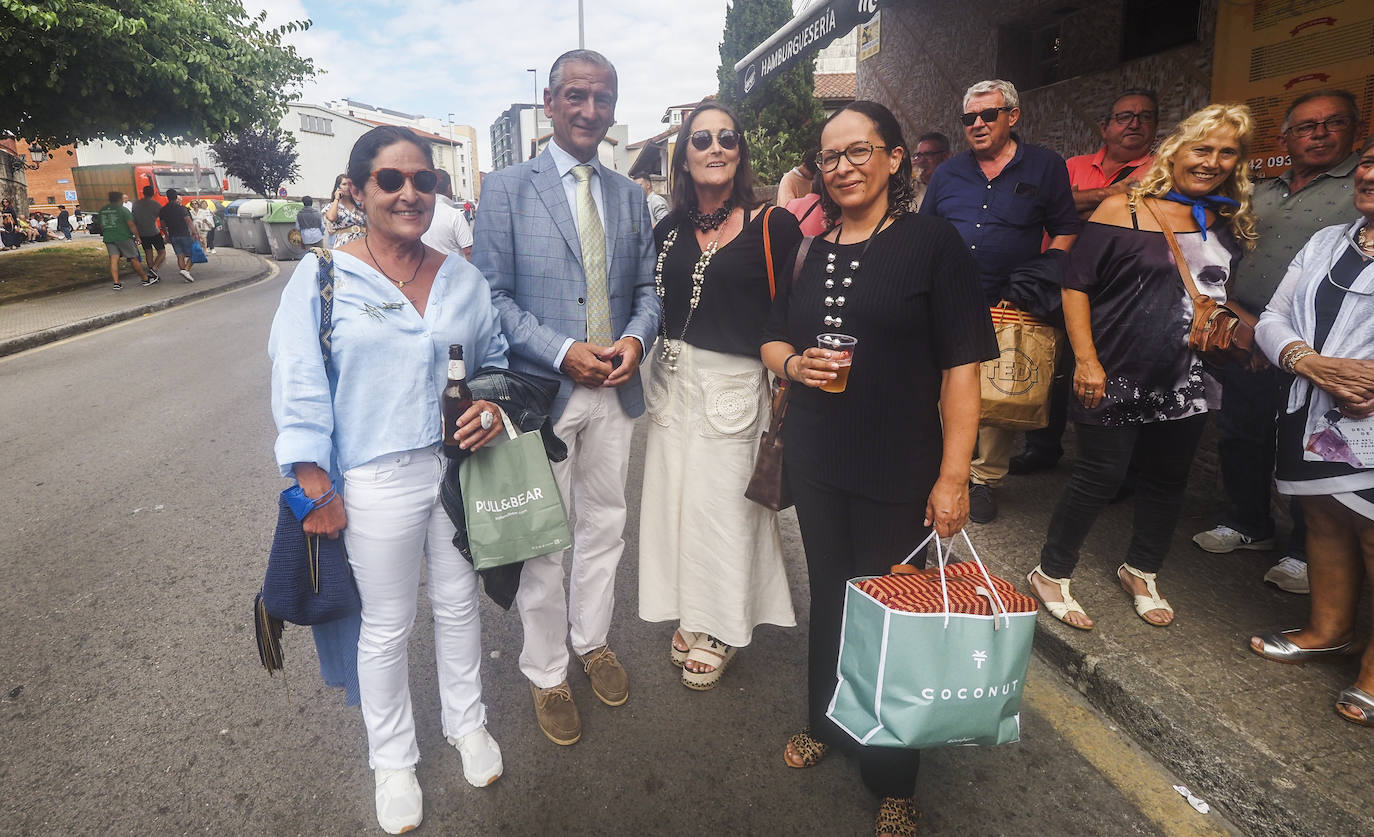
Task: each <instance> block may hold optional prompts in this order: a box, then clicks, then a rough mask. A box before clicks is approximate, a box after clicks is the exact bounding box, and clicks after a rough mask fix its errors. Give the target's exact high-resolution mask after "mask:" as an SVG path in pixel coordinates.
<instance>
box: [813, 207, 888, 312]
mask: <svg viewBox="0 0 1374 837" xmlns="http://www.w3.org/2000/svg"><path fill="white" fill-rule="evenodd" d="M887 217H888V216H887V214H884V215H883V217H882V220H880V221H878V226H876V227H874V228H873V232H871V233H869V234H868V240H866V241H865V242H864V249H863V250H861V251H859V258H857V259H851V260H850V261H849V275H848V276H846V277H844V278H843V279H841V280H840V287H841V289H844V288H848V287H850V286H852V285H853V284H854V276H855V275H856V274H857V273H858V272H859V264H860V263H861V262H862V261H863V258H864V256H867V255H868V247H869V245H871V244H872V243H873V239H875V238H877V237H878V233H879V232H880V231H882V228H883V224H886V223H887ZM843 226H844V225H843V224H841V225H840V226H838V227H836V228H835V246H836V247H839V246H840V231H841V229H842V228H843ZM834 274H835V251H833V250H832V251H830V252H829V253H826V254H825V289H826V290H827V291H830V290H834V288H835V275H834ZM824 302H825V307H826V312H825V324H826V327H828V328H843V327H844V318H843V317H841V316H840V314H841V313H843V312H841V311H839V310H836V311H835V313H834V314H833V315H832V314H831V313H830V309H832V308H835V309H840V308H843V307H844V303H845V299H844V294H838V295H834V296H832V295H830V294H826V295H825V300H824Z"/></svg>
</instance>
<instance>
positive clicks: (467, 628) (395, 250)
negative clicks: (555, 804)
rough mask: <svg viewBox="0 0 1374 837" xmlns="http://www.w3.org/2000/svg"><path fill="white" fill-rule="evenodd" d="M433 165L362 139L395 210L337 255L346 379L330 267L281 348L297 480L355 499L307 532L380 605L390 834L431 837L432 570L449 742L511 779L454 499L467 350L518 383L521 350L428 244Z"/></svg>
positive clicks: (374, 733) (476, 410) (473, 281)
mask: <svg viewBox="0 0 1374 837" xmlns="http://www.w3.org/2000/svg"><path fill="white" fill-rule="evenodd" d="M431 155H432V152H431V150H430V147H429V145H428V144H427V143H425V142H423V141H421V140H420V139H419V137H417V136H415V134H414V133H413V132H411V131H410V130H409V129H406V128H400V127H396V126H392V125H386V126H382V127H378V128H373V129H372V130H371V131H368V132H367V133H366V134H363V136H362V137H360V138H359V139H358V141H357V142H356V143H355V144H354V146H353V150H352V153H351V154H350V155H349V159H348V174H349V180H350V183H351V184H352V189H353V192H354V197H355V198H356V199H357V200H358V201H360V202H361V201H364V200H365V201H366V202H367V205H368V206H375V207H376V208H377V211H376V212H375V213H374V217H373V219H372V221H373V223H372V225H371V226H370V227H369V228H368V231H367V234H366V235H365V236H364V237H363V238H361V239H359V240H355V241H352V242H350V243H348V244H346V245H345V246H344V247H342V248H337V249H335V250H334V251H333V253H332V258H333V275H334V304H333V319H332V327H333V330H332V334H331V346H332V353H331V358H330V361H329V364H328V368H326V365H325V361H324V358H323V357H322V356H321V348H320V318H321V308H320V288H319V285H318V284H317V279H316V275H317V267H318V260H317V257H316V256H315V255H314V254H313V253H311V254H307V255H306V256H305V258H304V259H302V260H301V263H300V266H298V267H297V268H296V271H295V273H293V274H292V276H291V279H290V281H289V282H288V283H287V286H286V289H285V291H284V292H283V293H282V299H281V305H280V306H279V307H278V309H277V313H276V316H275V318H274V319H273V321H272V334H271V338H270V341H269V343H268V352H269V354H270V355H271V356H272V413H273V416H274V418H275V419H276V423H277V433H278V435H277V443H276V459H277V465H278V466H279V468H280V469H281V474H282V476H284V477H287V478H291V477H293V476H294V477H295V479H296V480H297V481H298V482H299V483H300V486H301V488H302V489H303V490H304V491H305V493H306V495H307V496H309V497H313V498H321V497H324V496H325V495H327V494H328V493H329V492H330V491H331V490H332V489H334V488H336V487H337V488H339V489H341V490H340V491H339V492H338V496H336V497H335V498H334V499H331V500H329V501H328V502H326V503H325V504H324V505H322V506H321V507H319V508H317V509H316V510H315V511H312V512H311V513H310V514H309V515H307V516H306V517H305V520H304V521H303V522H304V526H305V531H306V532H307V533H308V534H313V535H326V536H328V537H338V536H339V534H340V533H342V534H343V538H344V543H345V546H346V547H347V552H348V562H349V566H350V567H351V568H352V570H353V578H354V580H355V581H356V582H357V585H358V595H359V597H360V598H361V599H362V606H363V610H362V630H361V634H360V636H359V638H358V649H357V653H358V686H359V692H360V695H361V698H362V714H363V724H364V725H365V726H366V728H367V743H368V763H369V765H370V766H371V767H372V768H373V771H374V773H373V776H374V786H375V794H374V801H375V803H376V810H377V822H378V824H379V825H380V826H381V827H382V830H384V831H386V832H387V833H388V834H399V833H401V832H404V831H409V830H411V829H413V828H415V827H416V826H418V825H419V824H420V821H421V819H422V816H423V807H424V806H423V796H422V793H421V791H420V785H419V783H418V782H417V781H416V778H415V763H416V762H417V761H418V760H419V758H420V752H419V748H418V744H417V743H416V737H415V719H414V715H413V712H412V708H411V698H410V680H409V676H408V671H409V654H408V650H407V649H408V645H409V640H410V633H411V630H412V629H413V627H414V622H415V610H416V596H417V595H418V590H419V584H420V572H421V567H422V566H424V567H426V569H427V570H428V576H427V582H426V590H427V592H428V594H429V598H430V602H431V605H432V608H433V612H434V645H435V648H436V649H437V651H436V657H437V662H438V676H439V700H440V705H441V709H442V715H441V721H442V730H443V734H444V736H445V737H446V738H447V740H448V742H449V743H450V744H452V745H453V746H455V747H457V748H458V753H459V756H460V757H461V759H462V764H463V776H464V778H465V779H466V780H467V781H468V783H469V784H471V785H473V786H474V787H483V786H486V785H489V784H491V783H492V782H494V781H496V780H497V778H499V777H500V775H501V772H502V762H501V750H500V748H499V747H498V746H497V744H496V742H495V741H494V740H492V738H491V736H490V735H489V734H488V733H487V730H486V707H485V706H483V704H482V678H481V671H480V665H481V657H482V649H481V624H480V622H479V619H478V609H477V591H478V585H477V573H476V571H475V570H474V569H473V568H472V564H470V563H469V562H468V561H467V560H466V559H464V558H463V555H462V554H461V553H460V552H459V551H458V548H457V547H456V546H454V544H453V538H454V533H455V530H454V525H453V521H452V520H451V519H450V518H449V516H448V513H447V512H446V511H445V510H444V507H443V504H442V502H441V501H440V497H439V486H440V481H441V477H442V474H443V468H444V461H445V459H444V455H443V453H442V452H441V450H440V447H441V444H440V443H441V435H442V427H443V422H442V408H441V406H440V398H441V394H442V392H443V389H444V386H445V384H446V383H447V379H448V358H449V345H450V344H453V343H458V344H461V345H462V346H463V347H464V348H465V350H466V357H467V358H468V359H469V361H470V362H471V363H472V365H473V367H474V368H477V367H480V366H500V367H504V366H505V365H506V341H505V338H504V337H502V335H501V329H500V324H499V322H498V320H497V314H496V310H495V308H493V307H492V304H491V298H490V292H489V290H488V288H487V284H486V282H484V281H482V276H481V274H479V273H478V272H477V271H476V270H475V269H474V268H473V267H472V266H471V265H469V264H468V263H467V262H466V261H464V260H463V259H461V258H455V257H452V256H449V257H447V258H445V256H444V255H443V254H442V253H439V252H437V251H435V250H433V249H431V248H429V247H426V246H425V244H424V242H422V241H421V240H420V236H421V235H422V234H423V233H424V231H425V230H426V229H427V228H428V227H429V222H430V216H431V215H432V214H433V211H434V186H435V183H436V180H437V178H436V176H435V172H434V160H433V158H432V156H431ZM431 303H433V304H431ZM484 414H485V416H486V417H485V419H484V418H483V416H484ZM501 424H502V422H501V414H500V412H499V410H496V409H495V405H493V404H491V403H489V402H487V401H476V402H474V403H473V405H472V407H470V408H469V409H468V410H467V411H466V412H465V413H463V415H462V417H461V419H460V425H459V428H458V433H457V437H458V439H459V440H460V441H461V443H462V445H463V447H465V448H466V449H468V450H476V449H477V448H480V447H482V446H483V445H485V444H486V443H487V442H489V441H490V440H491V439H493V438H494V437H496V435H497V434H499V433H501V432H502V429H501ZM339 479H341V480H342V484H341V485H340V484H339V483H338V482H337V480H339Z"/></svg>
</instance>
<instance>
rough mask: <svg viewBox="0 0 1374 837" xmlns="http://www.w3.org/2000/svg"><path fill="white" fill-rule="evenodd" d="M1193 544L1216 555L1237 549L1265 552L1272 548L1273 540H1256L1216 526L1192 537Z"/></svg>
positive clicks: (1228, 527)
mask: <svg viewBox="0 0 1374 837" xmlns="http://www.w3.org/2000/svg"><path fill="white" fill-rule="evenodd" d="M1193 543H1195V544H1197V545H1198V546H1200V547H1202V548H1203V549H1205V550H1207V551H1208V552H1215V553H1218V554H1222V553H1226V552H1235V551H1236V550H1237V549H1254V550H1258V551H1260V552H1265V551H1267V550H1270V549H1273V548H1274V539H1273V538H1263V539H1260V540H1256V539H1255V538H1252V537H1249V536H1248V535H1242V534H1241V533H1240V532H1237V531H1236V530H1235V529H1232V528H1231V527H1230V526H1218V527H1216V528H1215V529H1208V530H1207V531H1206V532H1198V533H1197V534H1196V535H1193Z"/></svg>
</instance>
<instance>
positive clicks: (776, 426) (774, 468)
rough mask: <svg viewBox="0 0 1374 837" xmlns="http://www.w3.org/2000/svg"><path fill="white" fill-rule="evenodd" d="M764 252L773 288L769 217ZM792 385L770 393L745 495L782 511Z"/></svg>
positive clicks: (795, 266) (801, 252) (796, 272)
mask: <svg viewBox="0 0 1374 837" xmlns="http://www.w3.org/2000/svg"><path fill="white" fill-rule="evenodd" d="M763 229H764V245H763V248H764V251H765V253H767V256H766V259H767V262H768V288H769V290H770V291H771V290H773V289H774V287H775V286H774V282H773V251H772V249H770V248H769V246H768V240H767V239H768V220H767V219H766V218H765V219H764V224H763ZM813 240H815V239H814V237H813V236H807V237H806V238H803V239H802V243H801V246H800V247H798V248H797V258H796V260H795V261H794V262H793V263H792V284H793V285H794V286H795V285H796V284H797V277H798V276H801V269H802V263H803V262H805V261H806V254H807V251H809V250H810V249H811V242H812V241H813ZM791 389H792V387H791V386H790V385H789V384H788V382H787V381H780V382H779V385H778V389H777V391H776V392H774V393H773V409H772V411H771V414H770V417H769V419H768V429H767V430H765V431H763V436H762V437H760V438H759V452H758V456H757V457H755V459H754V471H753V473H751V474H750V475H749V485H748V486H747V487H746V488H745V489H744V496H745V497H746V498H748V499H750V500H753V501H754V502H755V503H758V504H759V505H761V506H765V507H767V508H770V509H772V510H773V511H782V510H783V509H785V508H787V507H788V506H790V505H792V492H791V491H790V490H788V487H787V479H786V478H785V477H784V476H783V473H782V419H783V416H785V415H787V393H788V392H790V391H791Z"/></svg>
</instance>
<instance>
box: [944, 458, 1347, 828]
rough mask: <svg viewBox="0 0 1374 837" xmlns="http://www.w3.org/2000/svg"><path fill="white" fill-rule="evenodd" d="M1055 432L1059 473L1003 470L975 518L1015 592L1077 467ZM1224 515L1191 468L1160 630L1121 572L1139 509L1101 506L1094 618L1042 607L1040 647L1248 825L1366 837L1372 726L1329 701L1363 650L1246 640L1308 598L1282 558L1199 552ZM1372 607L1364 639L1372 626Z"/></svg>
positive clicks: (1165, 578) (1090, 557)
mask: <svg viewBox="0 0 1374 837" xmlns="http://www.w3.org/2000/svg"><path fill="white" fill-rule="evenodd" d="M1064 441H1065V448H1066V450H1068V451H1070V453H1069V455H1066V456H1065V458H1064V460H1063V461H1061V462H1060V464H1059V468H1058V469H1057V470H1056V471H1053V472H1050V473H1045V474H1036V475H1033V476H1022V477H1008V478H1007V479H1006V480H1005V481H1004V482H1003V484H1002V487H1001V488H1000V489H999V490H998V500H999V503H1000V504H1001V515H1000V516H999V518H998V519H997V521H995V522H994V523H992V524H990V525H986V526H978V525H970V527H969V534H970V536H971V538H972V539H973V543H974V546H975V547H976V548H978V549H979V550H980V554H981V555H982V557H983V558H984V559H985V560H986V561H987V563H988V564H989V565H990V567H992V568H994V571H995V572H997V573H999V574H1001V575H1003V577H1005V578H1007V579H1008V580H1011V581H1013V582H1014V583H1016V584H1017V586H1018V587H1020V588H1021V589H1027V585H1026V580H1025V576H1026V573H1027V572H1029V571H1030V569H1031V568H1032V567H1034V566H1035V565H1036V563H1038V561H1039V554H1040V547H1041V545H1042V544H1043V543H1044V537H1045V529H1046V526H1047V523H1048V521H1049V518H1050V514H1051V512H1052V511H1053V509H1054V505H1055V503H1056V502H1057V501H1058V499H1059V495H1060V493H1061V492H1062V491H1063V489H1064V486H1065V484H1066V483H1067V482H1068V475H1069V472H1070V471H1071V469H1072V463H1071V461H1070V460H1071V459H1072V451H1073V450H1074V442H1073V437H1072V433H1071V432H1070V433H1069V434H1068V435H1067V436H1066V438H1065V440H1064ZM1208 444H1209V443H1208V442H1206V441H1204V447H1206V446H1207V445H1208ZM1220 514H1221V488H1220V485H1218V484H1217V478H1216V476H1215V473H1214V472H1212V471H1210V470H1209V469H1208V468H1205V467H1203V466H1202V463H1201V462H1200V461H1199V462H1195V463H1194V471H1193V475H1192V481H1191V483H1190V486H1189V494H1188V500H1187V504H1186V506H1185V512H1184V516H1183V520H1182V521H1181V522H1180V524H1179V527H1178V531H1177V532H1176V533H1175V537H1174V541H1173V546H1172V548H1171V550H1170V554H1169V558H1168V560H1167V561H1166V562H1165V564H1164V567H1163V569H1162V570H1161V572H1160V575H1159V585H1160V592H1161V594H1162V595H1164V596H1165V597H1167V598H1168V599H1169V601H1170V603H1171V604H1172V605H1173V607H1174V609H1175V611H1176V612H1177V618H1176V619H1175V621H1174V624H1173V625H1172V626H1170V627H1168V628H1156V627H1151V626H1150V625H1148V624H1146V623H1145V622H1144V621H1143V620H1141V619H1140V617H1138V616H1137V615H1136V614H1135V611H1134V610H1133V609H1132V607H1131V604H1130V601H1129V599H1128V597H1127V596H1126V593H1125V592H1124V591H1123V590H1122V589H1121V587H1120V586H1119V585H1118V584H1117V581H1116V578H1115V571H1116V568H1117V566H1118V565H1120V563H1121V561H1122V560H1123V559H1124V554H1125V551H1126V546H1127V544H1128V543H1129V542H1130V537H1131V515H1132V503H1131V501H1130V500H1126V501H1124V502H1121V503H1117V504H1115V505H1113V506H1111V507H1109V508H1108V510H1107V511H1106V512H1105V513H1104V514H1103V515H1102V517H1101V518H1100V519H1099V521H1098V523H1097V525H1096V527H1095V528H1094V530H1093V532H1092V535H1091V536H1090V537H1089V538H1088V541H1087V543H1086V544H1085V545H1084V548H1083V552H1082V557H1081V560H1080V562H1079V565H1078V569H1077V570H1076V572H1075V574H1074V596H1075V598H1077V599H1078V600H1079V601H1080V602H1081V603H1082V605H1083V608H1084V609H1085V610H1086V611H1087V612H1088V614H1089V615H1090V616H1091V617H1092V618H1093V620H1094V621H1095V622H1096V627H1095V628H1094V629H1093V630H1092V631H1080V630H1076V629H1073V628H1070V627H1068V626H1066V625H1063V624H1061V623H1059V622H1058V621H1056V620H1055V619H1054V618H1053V617H1051V616H1050V615H1049V614H1048V613H1047V612H1045V611H1044V610H1043V608H1042V610H1041V615H1040V624H1039V627H1038V630H1037V633H1036V649H1037V651H1038V652H1039V653H1040V655H1041V656H1042V657H1043V658H1045V659H1046V660H1047V661H1048V662H1050V663H1051V664H1052V665H1055V666H1057V667H1058V668H1060V669H1062V670H1063V671H1064V672H1065V673H1066V674H1067V675H1068V676H1069V677H1070V678H1071V679H1072V680H1073V682H1074V683H1075V684H1076V685H1077V687H1078V688H1079V690H1080V691H1082V692H1083V693H1084V694H1085V695H1087V696H1088V698H1089V699H1090V700H1091V701H1092V702H1093V703H1094V704H1095V705H1096V706H1098V707H1099V708H1100V709H1102V710H1103V711H1104V712H1106V713H1107V714H1108V715H1109V716H1110V717H1111V718H1113V719H1114V720H1115V721H1116V722H1117V723H1118V724H1120V725H1121V727H1122V728H1123V729H1124V730H1125V731H1126V732H1127V733H1128V734H1129V735H1130V736H1131V737H1133V738H1134V739H1135V740H1136V741H1137V742H1139V743H1140V744H1141V745H1142V746H1143V747H1145V748H1146V749H1147V750H1149V751H1150V753H1151V754H1152V755H1154V756H1155V757H1156V758H1158V759H1159V760H1160V761H1161V762H1163V763H1164V764H1165V765H1166V766H1167V767H1168V768H1170V769H1171V770H1173V771H1174V772H1175V773H1176V774H1177V775H1178V776H1179V777H1181V778H1182V779H1183V781H1184V782H1185V783H1186V784H1187V786H1188V788H1189V789H1190V790H1191V791H1192V792H1193V793H1195V794H1197V795H1199V796H1201V797H1202V798H1204V799H1206V800H1207V801H1208V802H1209V803H1211V804H1212V805H1214V806H1218V807H1220V808H1222V809H1223V810H1224V811H1225V814H1226V816H1227V817H1228V818H1229V819H1230V820H1231V822H1233V823H1235V824H1236V825H1237V826H1239V827H1240V828H1242V829H1244V830H1245V831H1246V832H1247V833H1251V834H1264V835H1294V837H1296V836H1297V835H1356V834H1362V835H1374V807H1371V806H1370V804H1369V799H1370V794H1371V776H1374V730H1369V729H1364V728H1361V727H1359V726H1357V725H1355V724H1352V723H1350V722H1348V721H1345V720H1342V719H1341V718H1340V717H1339V716H1338V715H1337V714H1336V711H1335V709H1334V703H1335V699H1336V695H1337V693H1338V692H1339V691H1340V690H1341V689H1342V688H1345V687H1346V686H1349V685H1350V684H1352V683H1353V682H1354V681H1355V678H1356V676H1357V675H1358V672H1359V660H1358V658H1349V659H1346V660H1343V661H1340V662H1333V663H1309V664H1307V665H1298V666H1290V665H1282V664H1279V663H1274V662H1270V661H1268V660H1266V659H1264V658H1262V657H1259V656H1258V655H1256V654H1254V653H1252V652H1251V651H1250V650H1249V648H1248V647H1247V642H1248V639H1249V637H1250V636H1251V635H1253V634H1256V633H1268V632H1270V631H1273V630H1276V629H1280V628H1292V627H1299V626H1301V625H1303V624H1304V622H1305V620H1306V617H1307V597H1306V596H1294V595H1291V594H1287V593H1283V592H1280V591H1279V590H1277V589H1276V588H1274V587H1272V586H1270V585H1267V584H1264V583H1263V581H1262V578H1263V575H1264V573H1265V571H1266V570H1267V569H1268V568H1269V567H1270V566H1271V565H1272V564H1273V563H1274V562H1275V561H1277V560H1278V559H1279V558H1280V557H1282V555H1283V553H1282V552H1273V553H1261V552H1237V553H1233V554H1231V555H1213V554H1210V553H1207V552H1204V551H1202V550H1201V549H1198V548H1197V547H1196V546H1194V545H1193V544H1192V542H1191V537H1192V535H1193V534H1194V533H1196V532H1199V531H1202V530H1204V529H1210V528H1211V527H1212V526H1214V525H1215V524H1216V522H1217V520H1218V519H1219V518H1220ZM1280 542H1282V539H1280ZM960 548H961V549H964V547H962V546H961V547H960ZM1365 607H1366V609H1364V610H1363V612H1362V615H1361V617H1360V622H1359V624H1360V626H1361V627H1360V629H1359V631H1360V634H1361V635H1363V634H1364V633H1365V631H1366V627H1365V626H1368V624H1369V617H1368V611H1367V604H1366V606H1365Z"/></svg>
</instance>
